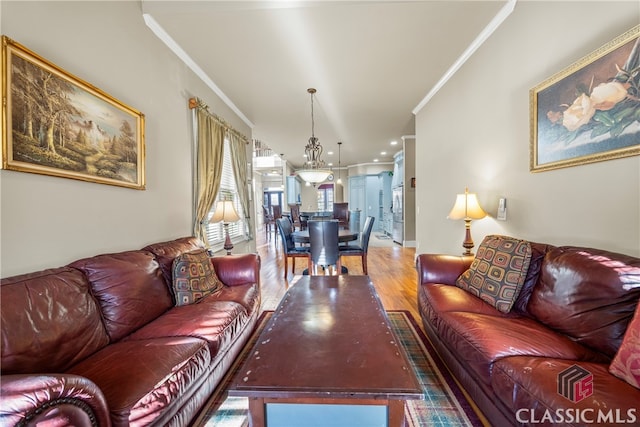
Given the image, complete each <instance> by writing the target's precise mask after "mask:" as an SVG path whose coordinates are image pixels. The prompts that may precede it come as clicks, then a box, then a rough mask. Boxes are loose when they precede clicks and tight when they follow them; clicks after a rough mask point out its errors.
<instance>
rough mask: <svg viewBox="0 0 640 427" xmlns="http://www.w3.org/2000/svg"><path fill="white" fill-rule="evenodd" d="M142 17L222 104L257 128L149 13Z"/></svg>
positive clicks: (246, 122) (250, 125)
mask: <svg viewBox="0 0 640 427" xmlns="http://www.w3.org/2000/svg"><path fill="white" fill-rule="evenodd" d="M142 17H143V18H144V22H145V24H146V25H147V27H149V28H150V29H151V31H152V32H153V34H155V35H156V37H158V38H159V39H160V40H161V41H162V42H163V43H164V44H165V45H166V46H167V47H168V48H169V49H171V51H172V52H173V53H175V54H176V56H177V57H178V58H180V59H181V60H182V62H184V64H185V65H186V66H187V67H189V68H190V69H191V71H193V72H194V73H195V74H196V75H197V76H198V77H199V78H200V80H202V81H203V82H204V83H205V84H206V85H207V86H208V87H209V88H210V89H211V90H212V91H213V92H214V93H215V94H216V95H218V96H219V97H220V99H221V100H222V102H224V103H225V104H226V105H227V106H228V107H229V108H230V109H231V110H232V111H233V112H234V113H236V114H237V115H238V117H240V118H241V119H242V121H243V122H245V124H246V125H247V126H249V127H250V128H251V129H253V128H254V127H255V125H254V124H253V123H252V122H251V120H249V119H248V118H247V116H245V115H244V113H243V112H242V111H240V109H239V108H238V107H237V106H236V105H235V104H234V103H233V101H231V99H229V97H228V96H227V95H226V94H225V93H224V92H223V91H222V89H220V88H219V87H218V85H216V84H215V83H214V82H213V80H211V78H210V77H209V76H208V75H207V73H205V72H204V70H203V69H202V68H200V66H199V65H198V64H196V62H195V61H194V60H193V59H192V58H191V57H190V56H189V55H188V54H187V52H185V51H184V49H182V47H180V45H179V44H178V43H176V41H175V40H174V39H173V38H172V37H171V36H170V35H169V33H167V32H166V31H165V30H164V28H162V26H161V25H160V24H159V23H158V21H156V20H155V19H153V16H151V14H149V13H143V14H142Z"/></svg>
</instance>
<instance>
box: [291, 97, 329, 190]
mask: <svg viewBox="0 0 640 427" xmlns="http://www.w3.org/2000/svg"><path fill="white" fill-rule="evenodd" d="M307 92H308V93H309V94H311V138H309V142H308V143H307V145H306V146H305V147H304V152H305V156H306V158H307V160H306V162H305V164H304V169H300V170H298V171H297V172H296V173H297V175H298V176H299V177H300V178H302V179H303V180H305V181H306V182H308V183H311V184H318V183H320V182H324V181H326V180H327V178H329V175H331V174H332V172H331V171H330V170H328V169H324V161H323V160H322V159H320V156H321V155H322V145H320V142H318V138H316V136H315V132H314V127H315V122H314V120H313V94H314V93H316V90H315V89H314V88H309V89H307Z"/></svg>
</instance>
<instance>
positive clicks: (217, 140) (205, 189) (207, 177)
mask: <svg viewBox="0 0 640 427" xmlns="http://www.w3.org/2000/svg"><path fill="white" fill-rule="evenodd" d="M196 127H197V131H196V135H197V137H196V173H195V174H194V175H193V176H194V182H193V188H195V189H196V205H195V217H194V224H193V235H194V236H195V237H197V238H199V239H200V240H202V241H203V242H205V244H206V245H207V246H208V245H209V243H208V239H207V231H206V228H207V222H208V219H209V218H208V216H209V212H210V211H211V208H212V207H213V203H214V202H215V201H216V197H217V195H218V190H219V189H220V181H221V177H222V160H223V156H222V154H223V151H222V150H223V148H224V135H225V129H224V126H222V124H221V123H220V122H219V121H218V120H217V119H216V118H214V117H213V116H212V115H211V114H210V113H209V112H208V111H207V110H206V107H204V106H202V105H200V104H198V106H197V107H196Z"/></svg>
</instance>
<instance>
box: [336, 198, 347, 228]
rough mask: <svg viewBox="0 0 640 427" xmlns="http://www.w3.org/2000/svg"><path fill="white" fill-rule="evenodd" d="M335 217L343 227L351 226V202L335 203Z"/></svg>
mask: <svg viewBox="0 0 640 427" xmlns="http://www.w3.org/2000/svg"><path fill="white" fill-rule="evenodd" d="M333 219H337V220H338V221H339V223H340V225H342V226H343V227H347V226H349V203H348V202H339V203H336V202H334V203H333Z"/></svg>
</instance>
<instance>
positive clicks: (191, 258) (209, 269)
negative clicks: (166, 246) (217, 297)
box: [172, 249, 224, 305]
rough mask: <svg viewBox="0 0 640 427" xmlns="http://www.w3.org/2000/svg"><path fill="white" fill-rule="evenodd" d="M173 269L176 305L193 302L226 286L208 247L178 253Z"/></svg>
mask: <svg viewBox="0 0 640 427" xmlns="http://www.w3.org/2000/svg"><path fill="white" fill-rule="evenodd" d="M172 271H173V283H172V284H173V295H174V297H175V299H176V305H187V304H192V303H194V302H196V301H198V300H199V299H200V298H203V297H205V296H207V295H209V294H211V293H214V292H217V291H218V290H220V289H222V287H223V286H224V285H223V283H222V282H221V281H220V279H218V275H217V274H216V271H215V270H214V269H213V265H211V260H210V259H209V256H208V255H207V252H206V249H198V250H196V251H193V252H187V253H184V254H181V255H178V256H177V257H176V258H175V259H174V260H173V270H172Z"/></svg>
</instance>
